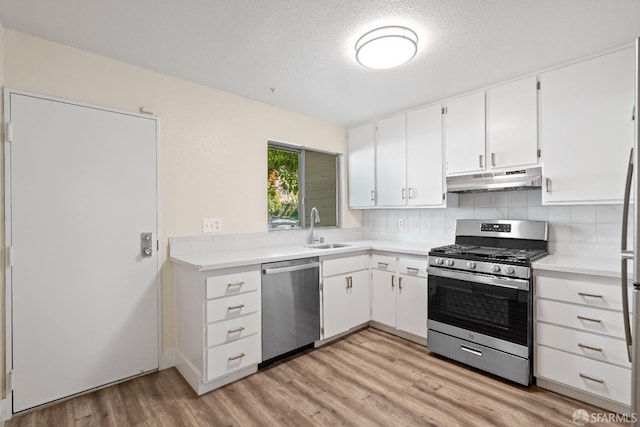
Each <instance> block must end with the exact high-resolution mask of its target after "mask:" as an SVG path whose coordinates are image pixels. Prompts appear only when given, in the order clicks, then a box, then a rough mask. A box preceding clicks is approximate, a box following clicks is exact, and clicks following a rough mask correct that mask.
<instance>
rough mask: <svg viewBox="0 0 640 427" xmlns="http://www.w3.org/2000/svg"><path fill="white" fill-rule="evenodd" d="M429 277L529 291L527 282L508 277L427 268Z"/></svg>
mask: <svg viewBox="0 0 640 427" xmlns="http://www.w3.org/2000/svg"><path fill="white" fill-rule="evenodd" d="M427 273H428V274H429V276H436V277H444V278H447V279H456V280H463V281H465V282H471V283H482V284H485V285H493V286H500V287H503V288H509V289H519V290H523V291H528V290H529V281H528V280H523V279H510V278H508V277H496V276H487V275H484V274H477V273H467V272H464V271H456V270H446V269H444V268H439V267H429V268H427Z"/></svg>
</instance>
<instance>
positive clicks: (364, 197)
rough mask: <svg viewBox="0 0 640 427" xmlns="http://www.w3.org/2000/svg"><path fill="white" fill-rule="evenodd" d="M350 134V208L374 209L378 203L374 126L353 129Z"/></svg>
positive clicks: (348, 169) (348, 167) (368, 125)
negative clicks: (376, 200)
mask: <svg viewBox="0 0 640 427" xmlns="http://www.w3.org/2000/svg"><path fill="white" fill-rule="evenodd" d="M348 133H349V136H348V139H349V143H348V155H347V172H348V177H349V183H348V184H349V207H350V208H367V207H373V206H375V203H376V202H375V185H376V183H375V166H376V165H375V143H374V141H375V133H374V124H373V123H369V124H366V125H362V126H358V127H355V128H351V129H349V132H348Z"/></svg>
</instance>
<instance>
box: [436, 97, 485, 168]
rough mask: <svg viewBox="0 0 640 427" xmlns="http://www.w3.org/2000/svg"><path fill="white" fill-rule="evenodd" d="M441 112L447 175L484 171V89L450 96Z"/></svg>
mask: <svg viewBox="0 0 640 427" xmlns="http://www.w3.org/2000/svg"><path fill="white" fill-rule="evenodd" d="M444 112H445V114H444V142H445V153H446V170H447V175H456V174H463V173H470V172H478V171H482V170H484V168H485V166H486V158H485V104H484V92H477V93H473V94H471V95H466V96H462V97H460V98H456V99H452V100H451V101H448V102H447V103H446V104H445V106H444Z"/></svg>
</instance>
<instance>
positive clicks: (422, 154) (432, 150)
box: [406, 104, 446, 206]
mask: <svg viewBox="0 0 640 427" xmlns="http://www.w3.org/2000/svg"><path fill="white" fill-rule="evenodd" d="M406 157H407V184H406V187H407V190H406V197H407V205H409V206H443V204H444V203H445V193H446V192H445V186H444V184H445V183H444V162H443V143H442V109H441V106H440V105H439V104H438V105H432V106H429V107H426V108H421V109H419V110H413V111H409V112H408V113H407V149H406Z"/></svg>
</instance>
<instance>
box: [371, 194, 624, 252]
mask: <svg viewBox="0 0 640 427" xmlns="http://www.w3.org/2000/svg"><path fill="white" fill-rule="evenodd" d="M541 197H542V195H541V190H527V191H501V192H490V193H469V194H460V195H459V203H458V207H456V208H442V209H373V210H365V211H363V215H362V226H363V230H364V232H365V238H378V239H386V240H406V241H425V242H430V243H438V244H440V243H442V244H448V243H453V240H454V238H455V224H456V220H457V219H463V218H470V219H519V220H535V221H549V250H550V252H551V253H555V254H560V255H582V256H601V257H607V258H616V257H617V256H618V254H619V247H620V233H621V230H622V205H566V206H542V203H541ZM401 220H402V222H403V224H404V226H403V227H402V228H401V226H400V223H401ZM631 228H632V225H630V229H631ZM631 232H632V231H631V230H630V233H631ZM629 242H631V238H629Z"/></svg>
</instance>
